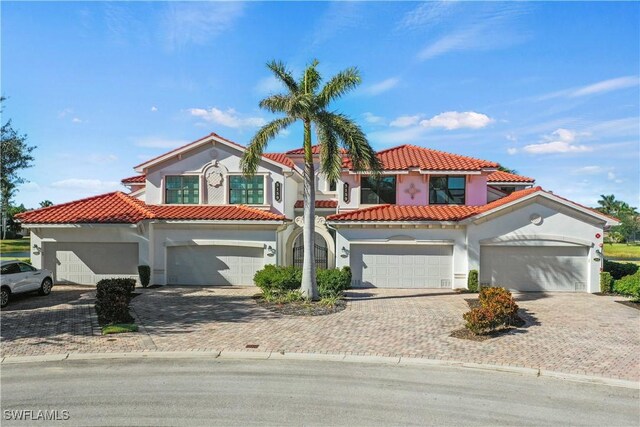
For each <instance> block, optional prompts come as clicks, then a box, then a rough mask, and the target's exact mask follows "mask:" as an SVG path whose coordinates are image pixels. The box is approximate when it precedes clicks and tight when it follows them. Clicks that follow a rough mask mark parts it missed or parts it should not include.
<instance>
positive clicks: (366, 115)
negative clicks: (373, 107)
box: [362, 112, 384, 125]
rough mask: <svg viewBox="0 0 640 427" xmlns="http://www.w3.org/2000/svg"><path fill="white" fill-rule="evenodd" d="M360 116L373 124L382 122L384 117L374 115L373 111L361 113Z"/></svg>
mask: <svg viewBox="0 0 640 427" xmlns="http://www.w3.org/2000/svg"><path fill="white" fill-rule="evenodd" d="M362 116H363V117H364V120H365V121H366V122H367V123H371V124H374V125H376V124H382V123H384V117H381V116H376V115H375V114H373V113H369V112H366V113H363V114H362Z"/></svg>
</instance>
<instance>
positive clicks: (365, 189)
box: [360, 175, 398, 205]
mask: <svg viewBox="0 0 640 427" xmlns="http://www.w3.org/2000/svg"><path fill="white" fill-rule="evenodd" d="M385 181H392V182H393V185H392V187H393V189H392V190H391V189H383V188H381V187H382V186H383V184H384V183H385ZM373 183H376V184H375V185H373ZM365 184H366V185H365ZM384 193H387V194H384ZM391 193H393V199H391ZM372 196H373V197H374V198H375V199H376V200H373V201H372V200H371V197H372ZM396 203H398V177H397V175H382V176H380V177H379V178H378V179H377V180H375V179H374V178H373V177H371V176H362V178H361V180H360V204H361V205H395V204H396Z"/></svg>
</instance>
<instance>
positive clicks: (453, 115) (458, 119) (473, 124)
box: [420, 111, 493, 130]
mask: <svg viewBox="0 0 640 427" xmlns="http://www.w3.org/2000/svg"><path fill="white" fill-rule="evenodd" d="M491 122H493V119H492V118H490V117H489V116H487V115H485V114H482V113H476V112H474V111H465V112H458V111H447V112H445V113H440V114H438V115H436V116H433V117H432V118H430V119H425V120H422V121H421V122H420V126H422V127H425V128H444V129H447V130H454V129H461V128H470V129H480V128H483V127H485V126H487V125H488V124H489V123H491Z"/></svg>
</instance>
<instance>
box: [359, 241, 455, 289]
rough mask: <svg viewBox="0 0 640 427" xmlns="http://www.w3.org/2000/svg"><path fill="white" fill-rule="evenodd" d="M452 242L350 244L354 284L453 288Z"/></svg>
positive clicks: (381, 286)
mask: <svg viewBox="0 0 640 427" xmlns="http://www.w3.org/2000/svg"><path fill="white" fill-rule="evenodd" d="M452 251H453V247H452V246H424V245H385V246H383V245H351V269H352V274H353V279H354V283H353V285H354V286H362V287H369V286H373V287H376V288H451V276H452V275H453V273H452V271H453V269H452V259H453V256H452Z"/></svg>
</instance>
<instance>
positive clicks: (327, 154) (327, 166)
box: [316, 122, 342, 180]
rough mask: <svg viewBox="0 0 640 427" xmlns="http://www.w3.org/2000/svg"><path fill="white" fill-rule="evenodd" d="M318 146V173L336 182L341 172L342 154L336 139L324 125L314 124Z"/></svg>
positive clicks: (333, 133)
mask: <svg viewBox="0 0 640 427" xmlns="http://www.w3.org/2000/svg"><path fill="white" fill-rule="evenodd" d="M316 129H317V134H318V144H319V145H320V171H321V172H322V173H323V174H324V175H325V176H326V177H327V179H329V180H338V179H339V178H340V173H341V172H342V154H341V153H340V144H339V141H338V137H337V135H336V134H335V132H334V131H333V129H331V127H330V126H326V125H325V124H324V123H321V122H316Z"/></svg>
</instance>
